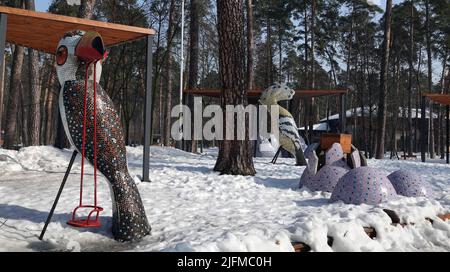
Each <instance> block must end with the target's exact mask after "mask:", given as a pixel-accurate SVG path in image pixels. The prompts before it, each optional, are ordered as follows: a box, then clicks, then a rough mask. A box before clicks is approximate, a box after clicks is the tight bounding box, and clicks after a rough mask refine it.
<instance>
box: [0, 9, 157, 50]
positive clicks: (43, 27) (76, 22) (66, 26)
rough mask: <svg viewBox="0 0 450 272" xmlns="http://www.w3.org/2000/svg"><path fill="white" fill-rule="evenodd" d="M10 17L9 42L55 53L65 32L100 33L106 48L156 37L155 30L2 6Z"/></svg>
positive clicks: (7, 35) (7, 38)
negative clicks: (152, 36)
mask: <svg viewBox="0 0 450 272" xmlns="http://www.w3.org/2000/svg"><path fill="white" fill-rule="evenodd" d="M0 13H3V14H7V15H8V28H7V33H6V41H7V42H10V43H13V44H18V45H22V46H25V47H28V48H32V49H36V50H39V51H43V52H46V53H50V54H53V53H54V51H55V50H56V45H57V44H58V42H59V40H60V39H61V37H62V36H63V35H64V33H65V32H68V31H73V30H84V31H97V32H99V33H100V35H102V38H103V41H104V43H105V45H106V46H107V47H111V46H115V45H118V44H121V43H124V42H129V41H132V40H136V39H140V38H144V37H146V36H148V35H154V34H155V33H156V32H155V30H153V29H148V28H142V27H134V26H127V25H121V24H113V23H107V22H101V21H94V20H88V19H81V18H75V17H69V16H62V15H56V14H52V13H45V12H36V11H30V10H24V9H17V8H10V7H4V6H0Z"/></svg>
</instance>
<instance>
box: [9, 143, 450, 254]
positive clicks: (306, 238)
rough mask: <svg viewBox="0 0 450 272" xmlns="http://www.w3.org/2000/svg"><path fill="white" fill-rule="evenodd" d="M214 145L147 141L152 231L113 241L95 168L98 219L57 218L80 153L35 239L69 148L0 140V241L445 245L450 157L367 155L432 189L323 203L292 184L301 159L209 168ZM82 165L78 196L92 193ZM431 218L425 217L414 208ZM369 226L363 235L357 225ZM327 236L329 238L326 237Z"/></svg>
mask: <svg viewBox="0 0 450 272" xmlns="http://www.w3.org/2000/svg"><path fill="white" fill-rule="evenodd" d="M216 156H217V149H213V150H206V152H205V153H204V154H202V155H194V154H190V153H185V152H182V151H180V150H176V149H172V148H160V147H152V148H151V159H150V161H151V167H150V169H151V173H150V178H151V180H152V182H151V183H143V182H140V183H138V188H139V190H140V192H141V196H142V198H143V201H144V205H145V207H146V212H147V216H148V218H149V222H150V224H151V226H152V235H151V236H148V237H146V238H145V239H144V240H143V241H141V242H140V243H137V244H122V243H117V242H115V241H114V240H113V239H112V237H111V234H110V230H109V229H110V227H111V203H110V202H111V198H110V194H109V187H108V185H107V182H106V180H105V179H104V178H103V177H101V178H99V189H98V191H99V203H100V204H101V205H102V207H103V208H105V212H103V213H102V214H101V220H102V227H101V228H98V229H76V228H72V227H69V226H68V225H66V221H67V220H68V219H69V217H70V213H71V211H72V209H73V208H74V207H75V206H76V205H77V203H78V190H79V178H80V177H79V175H80V159H79V157H78V158H77V160H76V162H75V164H74V167H73V170H72V174H71V175H70V177H69V179H68V182H67V184H66V188H65V189H64V192H63V194H62V196H61V199H60V203H59V205H58V207H57V208H56V211H55V215H54V217H53V221H52V223H51V224H50V225H49V228H48V230H47V233H46V236H45V238H44V241H43V242H41V241H39V240H38V236H39V234H40V231H41V229H42V227H43V225H44V221H45V219H46V217H47V214H48V211H49V209H50V207H51V205H52V202H53V199H54V197H55V195H56V192H57V190H58V188H59V185H60V182H61V179H62V177H63V176H64V171H65V169H66V167H67V164H68V162H69V160H70V157H71V151H70V150H64V151H61V150H58V149H55V148H52V147H28V148H23V149H21V150H20V151H9V150H2V149H0V251H13V250H14V251H105V250H107V251H293V247H292V246H291V241H301V242H304V243H306V244H308V245H310V246H311V248H312V250H313V251H449V250H450V239H449V238H450V222H449V221H447V222H443V221H442V220H440V219H438V218H437V217H436V216H437V215H438V214H443V213H447V212H450V193H449V191H450V183H449V180H448V179H449V177H450V166H447V165H444V164H437V163H418V162H412V161H406V162H405V161H394V160H382V161H375V160H369V165H370V166H373V167H377V168H381V169H382V170H384V171H386V173H391V172H393V171H395V170H398V169H406V170H408V169H410V170H414V171H416V172H418V173H420V174H421V175H422V176H423V178H424V180H425V181H427V182H429V183H430V185H431V187H432V188H433V189H435V190H436V192H437V195H436V198H434V199H426V198H421V197H419V198H406V197H400V198H399V199H395V200H392V201H390V202H388V203H384V204H380V205H377V206H370V205H360V206H355V205H345V204H343V203H341V202H338V203H332V204H331V203H329V201H328V200H329V197H330V194H329V193H322V192H310V191H308V190H307V189H297V188H298V182H299V179H300V176H301V174H302V172H303V170H304V169H305V168H304V167H298V166H295V161H294V159H287V158H282V159H279V163H278V164H276V165H272V164H270V163H269V160H270V158H256V159H255V167H256V170H257V175H256V176H255V177H242V176H228V175H223V176H221V175H219V174H218V173H214V172H212V171H211V169H212V168H213V167H214V163H215V160H216ZM128 158H129V168H130V171H131V172H132V174H133V175H134V176H137V175H141V172H142V169H141V167H142V163H141V162H142V148H141V147H136V148H133V147H131V148H128ZM92 173H93V171H92V168H90V167H88V169H87V174H88V176H87V178H86V184H87V187H86V195H87V196H86V198H85V201H86V202H89V199H91V198H90V196H92V195H90V193H92V189H93V186H92V183H93V181H92ZM385 208H387V209H391V210H394V211H396V212H397V213H398V215H399V216H400V218H401V220H402V222H414V223H415V224H414V225H413V226H410V225H409V226H406V227H404V228H403V227H401V226H392V225H391V219H390V218H389V217H388V215H387V214H386V213H385V212H383V210H382V209H385ZM426 217H428V218H431V219H433V220H434V224H433V225H432V224H431V223H430V222H429V221H426V220H424V218H426ZM368 226H370V227H373V228H375V229H376V231H377V237H376V238H375V239H370V238H369V237H368V236H367V235H366V234H365V233H364V229H363V227H368ZM328 237H332V238H333V245H332V247H330V246H329V245H328V243H327V241H328V239H329V238H328Z"/></svg>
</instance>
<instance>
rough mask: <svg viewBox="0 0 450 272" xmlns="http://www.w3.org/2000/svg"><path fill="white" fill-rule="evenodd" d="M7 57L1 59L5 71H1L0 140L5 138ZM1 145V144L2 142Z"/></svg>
mask: <svg viewBox="0 0 450 272" xmlns="http://www.w3.org/2000/svg"><path fill="white" fill-rule="evenodd" d="M5 59H6V58H5V57H4V58H3V59H2V60H0V61H1V62H3V71H0V77H1V82H3V84H2V85H1V86H0V142H1V140H3V132H2V131H3V122H2V121H3V99H4V97H5V70H6V67H5V64H6V61H5ZM0 145H1V144H0Z"/></svg>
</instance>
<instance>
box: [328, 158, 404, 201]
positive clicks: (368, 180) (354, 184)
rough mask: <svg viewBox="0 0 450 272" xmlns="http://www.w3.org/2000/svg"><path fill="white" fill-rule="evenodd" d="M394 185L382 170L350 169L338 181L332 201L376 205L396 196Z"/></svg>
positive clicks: (365, 167) (368, 168) (369, 168)
mask: <svg viewBox="0 0 450 272" xmlns="http://www.w3.org/2000/svg"><path fill="white" fill-rule="evenodd" d="M396 195H397V193H396V191H395V189H394V186H392V184H391V182H390V181H389V179H388V178H387V177H386V176H385V175H384V174H382V172H380V171H378V170H376V169H374V168H371V167H367V166H364V167H358V168H355V169H352V170H350V171H349V172H348V173H347V174H345V175H344V176H343V177H342V178H341V179H340V180H339V182H338V183H337V185H336V187H335V188H334V190H333V193H332V194H331V199H330V201H331V202H336V201H343V202H344V203H346V204H356V205H359V204H363V203H364V204H370V205H375V204H379V203H382V202H385V201H387V200H390V199H392V198H394V197H395V196H396Z"/></svg>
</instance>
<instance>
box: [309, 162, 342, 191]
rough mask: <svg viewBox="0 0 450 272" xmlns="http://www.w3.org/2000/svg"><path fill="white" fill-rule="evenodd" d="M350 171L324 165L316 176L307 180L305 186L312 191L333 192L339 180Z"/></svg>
mask: <svg viewBox="0 0 450 272" xmlns="http://www.w3.org/2000/svg"><path fill="white" fill-rule="evenodd" d="M347 172H348V170H347V169H345V168H342V167H337V166H330V165H324V166H323V167H322V168H321V169H320V170H319V172H317V174H316V175H314V176H313V177H312V178H310V179H305V182H304V184H303V185H304V186H306V187H308V189H310V190H311V191H323V192H329V193H331V192H333V190H334V188H335V187H336V184H337V183H338V182H339V179H340V178H341V177H342V176H344V175H345V174H347Z"/></svg>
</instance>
